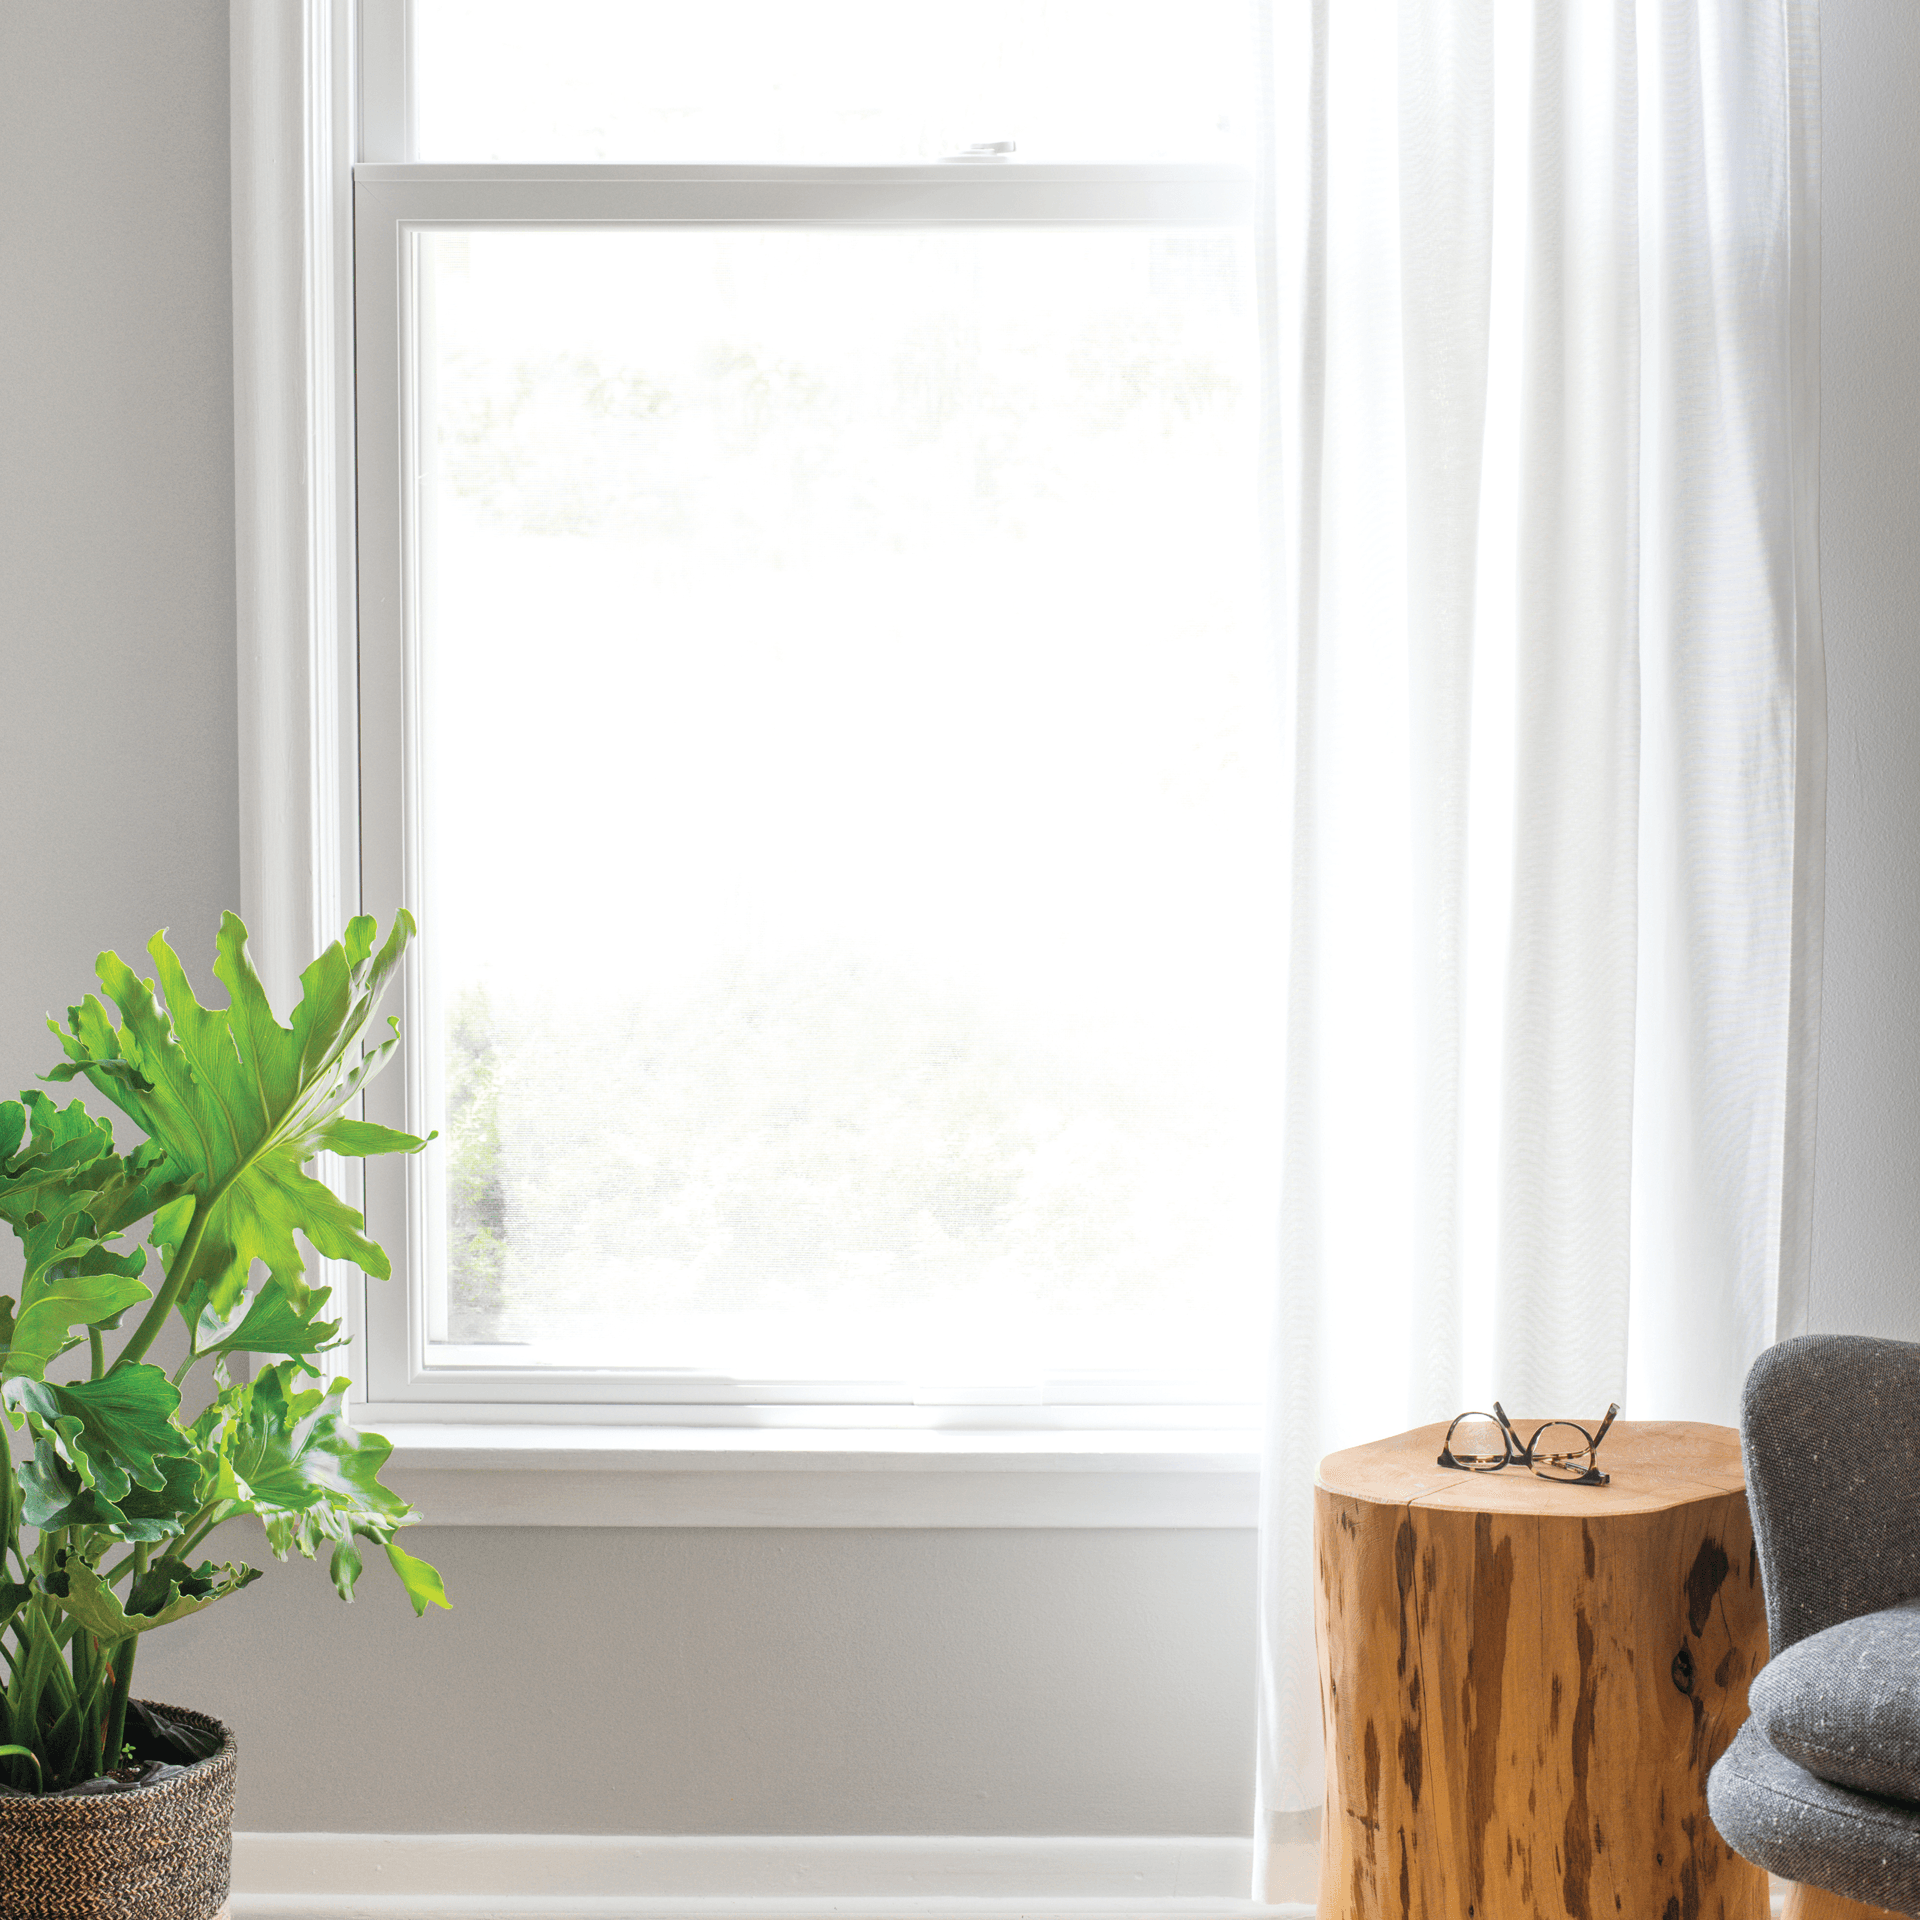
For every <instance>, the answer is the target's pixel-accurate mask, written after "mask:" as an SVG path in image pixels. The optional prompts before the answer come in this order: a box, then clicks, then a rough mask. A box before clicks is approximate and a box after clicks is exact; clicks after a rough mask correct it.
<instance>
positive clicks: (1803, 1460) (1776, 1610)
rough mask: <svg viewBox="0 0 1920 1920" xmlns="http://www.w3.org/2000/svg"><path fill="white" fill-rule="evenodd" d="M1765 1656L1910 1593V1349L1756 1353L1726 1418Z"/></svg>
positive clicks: (1916, 1368)
mask: <svg viewBox="0 0 1920 1920" xmlns="http://www.w3.org/2000/svg"><path fill="white" fill-rule="evenodd" d="M1740 1441H1741V1447H1742V1450H1743V1451H1744V1453H1745V1455H1746V1467H1747V1500H1748V1503H1749V1505H1750V1506H1751V1508H1752V1511H1753V1531H1754V1543H1755V1545H1756V1547H1757V1548H1758V1550H1759V1557H1760V1577H1761V1582H1762V1585H1763V1588H1764V1594H1765V1599H1766V1606H1767V1632H1768V1636H1769V1638H1770V1640H1771V1642H1772V1650H1773V1652H1774V1653H1775V1654H1779V1653H1781V1652H1782V1651H1784V1650H1785V1649H1786V1648H1787V1647H1790V1646H1792V1645H1793V1643H1794V1642H1795V1641H1797V1640H1804V1639H1805V1638H1806V1637H1807V1635H1808V1634H1810V1633H1818V1632H1820V1631H1821V1629H1822V1628H1825V1627H1830V1626H1834V1625H1836V1624H1837V1623H1838V1622H1840V1621H1842V1620H1852V1619H1855V1618H1857V1617H1858V1616H1859V1615H1860V1614H1863V1613H1873V1612H1876V1611H1877V1610H1879V1609H1880V1608H1882V1607H1891V1606H1895V1605H1897V1604H1898V1603H1899V1602H1900V1601H1902V1600H1908V1599H1912V1598H1914V1597H1915V1596H1916V1595H1920V1346H1916V1345H1913V1344H1911V1343H1910V1342H1907V1341H1904V1340H1874V1339H1869V1338H1866V1337H1865V1336H1863V1335H1859V1334H1808V1335H1806V1336H1804V1337H1803V1338H1800V1339H1797V1340H1783V1341H1781V1342H1780V1344H1779V1345H1778V1346H1774V1347H1769V1348H1768V1349H1767V1351H1766V1352H1765V1353H1763V1354H1762V1355H1761V1356H1760V1358H1759V1359H1758V1360H1756V1361H1755V1362H1754V1363H1753V1369H1752V1371H1751V1372H1750V1373H1749V1374H1748V1375H1747V1384H1746V1391H1745V1394H1744V1396H1743V1400H1742V1406H1741V1416H1740Z"/></svg>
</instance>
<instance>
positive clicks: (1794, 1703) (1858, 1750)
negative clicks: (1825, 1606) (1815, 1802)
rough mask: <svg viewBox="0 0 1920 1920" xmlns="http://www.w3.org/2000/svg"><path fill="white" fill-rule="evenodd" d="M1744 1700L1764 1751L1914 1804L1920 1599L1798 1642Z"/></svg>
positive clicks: (1918, 1777)
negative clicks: (1763, 1737) (1766, 1747)
mask: <svg viewBox="0 0 1920 1920" xmlns="http://www.w3.org/2000/svg"><path fill="white" fill-rule="evenodd" d="M1747 1699H1748V1702H1749V1704H1750V1706H1751V1707H1752V1710H1753V1717H1754V1719H1755V1721H1756V1722H1758V1724H1759V1727H1760V1730H1761V1731H1762V1732H1763V1733H1764V1734H1765V1735H1766V1737H1767V1740H1768V1742H1769V1743H1770V1744H1771V1745H1772V1746H1773V1747H1774V1748H1775V1749H1776V1750H1777V1751H1779V1752H1780V1753H1783V1754H1785V1755H1786V1756H1787V1758H1788V1759H1789V1760H1793V1761H1796V1762H1797V1763H1798V1764H1799V1765H1801V1766H1803V1767H1805V1768H1806V1770H1807V1771H1808V1772H1809V1773H1811V1774H1814V1775H1816V1776H1817V1777H1818V1778H1819V1779H1822V1780H1830V1781H1832V1782H1833V1784H1834V1785H1835V1786H1841V1787H1852V1788H1854V1789H1855V1790H1856V1791H1858V1792H1860V1793H1875V1794H1880V1795H1882V1796H1884V1797H1886V1798H1888V1799H1892V1800H1909V1801H1915V1802H1920V1599H1914V1600H1906V1601H1903V1602H1902V1603H1901V1604H1900V1605H1899V1606H1897V1607H1888V1608H1886V1609H1884V1610H1883V1611H1881V1612H1879V1613H1863V1614H1861V1615H1860V1616H1859V1618H1858V1619H1855V1620H1843V1621H1841V1622H1840V1624H1839V1625H1838V1626H1834V1627H1827V1628H1825V1629H1824V1630H1823V1631H1821V1632H1819V1633H1815V1634H1809V1635H1808V1637H1807V1638H1806V1639H1804V1640H1800V1641H1796V1642H1795V1644H1794V1645H1792V1646H1790V1647H1789V1648H1788V1649H1787V1650H1786V1651H1785V1652H1784V1653H1783V1654H1781V1655H1780V1656H1779V1658H1778V1659H1776V1660H1772V1661H1769V1662H1768V1664H1767V1665H1766V1666H1765V1667H1764V1668H1762V1669H1761V1671H1760V1674H1759V1675H1758V1677H1757V1678H1756V1679H1755V1680H1754V1683H1753V1686H1752V1688H1751V1689H1750V1691H1749V1693H1748V1695H1747Z"/></svg>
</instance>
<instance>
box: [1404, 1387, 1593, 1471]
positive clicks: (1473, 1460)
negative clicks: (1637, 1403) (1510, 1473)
mask: <svg viewBox="0 0 1920 1920" xmlns="http://www.w3.org/2000/svg"><path fill="white" fill-rule="evenodd" d="M1619 1417H1620V1403H1619V1401H1617V1400H1616V1401H1615V1402H1614V1403H1613V1405H1612V1406H1610V1407H1609V1408H1608V1409H1607V1417H1606V1418H1605V1419H1604V1420H1602V1421H1601V1422H1600V1428H1599V1431H1598V1432H1597V1433H1589V1432H1588V1431H1587V1430H1586V1428H1585V1427H1582V1426H1578V1425H1576V1424H1575V1423H1574V1422H1573V1421H1571V1420H1547V1421H1543V1422H1542V1423H1541V1424H1540V1425H1539V1426H1538V1427H1536V1428H1535V1429H1534V1432H1533V1438H1532V1439H1531V1440H1524V1441H1523V1440H1522V1439H1521V1438H1520V1436H1519V1434H1517V1433H1516V1432H1515V1431H1514V1427H1513V1422H1512V1421H1511V1420H1509V1419H1508V1418H1507V1410H1506V1409H1505V1408H1504V1407H1503V1406H1501V1404H1500V1402H1499V1401H1498V1400H1496V1401H1495V1402H1494V1403H1493V1411H1492V1412H1491V1413H1463V1414H1461V1415H1459V1416H1458V1418H1456V1419H1455V1420H1454V1422H1453V1424H1452V1425H1451V1426H1450V1427H1448V1429H1447V1439H1446V1444H1445V1445H1444V1446H1443V1447H1442V1448H1441V1449H1440V1465H1441V1466H1443V1467H1453V1468H1455V1469H1456V1470H1458V1471H1459V1472H1461V1473H1498V1472H1499V1471H1500V1469H1501V1468H1502V1467H1510V1466H1515V1465H1518V1466H1523V1467H1527V1468H1529V1469H1530V1470H1531V1471H1532V1472H1534V1473H1536V1474H1538V1475H1539V1476H1540V1478H1541V1479H1542V1480H1561V1481H1565V1482H1566V1483H1567V1484H1568V1485H1569V1486H1576V1487H1604V1486H1606V1485H1607V1484H1608V1482H1609V1481H1610V1480H1611V1478H1612V1476H1611V1475H1610V1474H1605V1473H1602V1472H1601V1471H1600V1468H1599V1465H1598V1462H1597V1459H1596V1456H1597V1455H1598V1453H1599V1451H1600V1442H1601V1441H1602V1440H1604V1439H1605V1438H1606V1437H1607V1429H1608V1428H1609V1427H1610V1426H1612V1425H1613V1423H1614V1421H1615V1420H1617V1419H1618V1418H1619ZM1469 1420H1481V1421H1485V1422H1487V1423H1488V1424H1489V1425H1490V1426H1492V1427H1496V1428H1497V1429H1498V1430H1499V1435H1500V1440H1501V1450H1500V1451H1499V1452H1498V1453H1495V1452H1493V1451H1492V1449H1491V1445H1490V1444H1486V1445H1480V1446H1475V1447H1473V1448H1471V1449H1463V1450H1461V1451H1456V1450H1455V1448H1454V1444H1453V1440H1454V1435H1455V1434H1457V1433H1459V1431H1460V1428H1461V1426H1462V1424H1463V1423H1464V1422H1466V1421H1469ZM1472 1437H1473V1438H1475V1439H1484V1440H1486V1441H1487V1442H1489V1443H1490V1441H1491V1439H1492V1436H1491V1435H1486V1436H1481V1435H1473V1436H1472Z"/></svg>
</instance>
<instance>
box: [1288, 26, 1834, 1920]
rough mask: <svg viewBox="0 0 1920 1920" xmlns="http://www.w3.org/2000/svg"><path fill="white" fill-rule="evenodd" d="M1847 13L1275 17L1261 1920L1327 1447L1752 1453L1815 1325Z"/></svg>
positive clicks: (1292, 1781) (1308, 1625)
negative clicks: (1781, 1375)
mask: <svg viewBox="0 0 1920 1920" xmlns="http://www.w3.org/2000/svg"><path fill="white" fill-rule="evenodd" d="M1816 49H1817V20H1816V17H1815V11H1814V0H1582V3H1581V4H1580V5H1579V6H1577V7H1570V6H1566V5H1564V4H1563V3H1562V0H1534V3H1533V4H1522V3H1521V0H1272V6H1271V11H1270V13H1269V15H1268V17H1267V21H1266V36H1265V41H1264V49H1263V58H1264V60H1265V62H1266V65H1267V79H1268V81H1269V84H1270V89H1271V112H1270V115H1269V118H1268V124H1267V127H1266V129H1265V135H1264V137H1265V142H1266V148H1265V154H1264V157H1263V175H1264V191H1265V194H1266V206H1265V210H1264V216H1263V228H1264V248H1265V251H1264V254H1263V265H1262V277H1263V287H1262V292H1263V299H1264V300H1265V302H1266V319H1267V323H1268V338H1269V340H1270V342H1271V343H1272V350H1273V354H1274V362H1273V366H1272V368H1271V369H1270V371H1271V374H1272V381H1271V388H1270V449H1271V480H1272V487H1271V495H1272V511H1273V516H1274V524H1275V529H1276V538H1275V547H1276V567H1275V578H1276V600H1277V604H1278V606H1279V610H1280V621H1281V626H1282V629H1283V634H1284V642H1285V646H1286V649H1287V661H1288V673H1287V685H1288V690H1289V699H1290V702H1291V708H1290V713H1289V716H1288V721H1289V729H1290V738H1291V743H1292V753H1293V768H1292V822H1291V848H1290V860H1291V867H1290V872H1289V874H1288V875H1287V885H1288V888H1289V896H1290V900H1291V909H1292V938H1291V946H1290V951H1289V976H1288V980H1287V982H1286V996H1287V998H1286V1007H1287V1021H1288V1052H1287V1087H1286V1116H1287V1140H1286V1148H1285V1158H1284V1166H1283V1192H1284V1200H1283V1215H1282V1269H1281V1273H1280V1277H1279V1285H1278V1296H1277V1303H1276V1311H1275V1314H1274V1332H1273V1342H1274V1351H1273V1369H1272V1390H1271V1394H1270V1402H1269V1404H1270V1412H1269V1432H1268V1451H1267V1458H1266V1463H1265V1477H1264V1492H1263V1512H1262V1555H1261V1567H1262V1583H1263V1584H1262V1648H1261V1671H1260V1693H1261V1699H1260V1748H1259V1808H1258V1815H1257V1825H1256V1852H1257V1854H1259V1855H1260V1856H1261V1857H1262V1861H1263V1864H1262V1865H1261V1867H1260V1868H1259V1869H1258V1870H1257V1874H1256V1887H1255V1893H1256V1896H1257V1897H1267V1896H1268V1895H1269V1893H1270V1891H1271V1889H1270V1886H1269V1884H1268V1881H1267V1878H1266V1870H1265V1865H1264V1855H1265V1851H1266V1848H1267V1846H1268V1845H1269V1844H1271V1843H1273V1842H1275V1841H1280V1840H1285V1839H1290V1838H1291V1837H1292V1836H1293V1835H1294V1834H1295V1833H1296V1832H1297V1831H1298V1828H1299V1824H1300V1822H1299V1817H1298V1816H1299V1813H1300V1810H1302V1809H1307V1808H1311V1807H1314V1806H1316V1805H1318V1803H1319V1801H1320V1798H1321V1756H1320V1752H1319V1737H1320V1736H1319V1719H1320V1703H1319V1693H1318V1681H1317V1670H1316V1665H1315V1660H1314V1653H1313V1630H1312V1598H1313V1586H1314V1576H1313V1554H1312V1507H1313V1493H1312V1488H1313V1472H1314V1466H1315V1463H1316V1462H1317V1461H1318V1459H1319V1458H1320V1457H1321V1455H1323V1454H1324V1453H1326V1452H1328V1451H1330V1450H1332V1449H1334V1448H1337V1447H1340V1446H1344V1445H1349V1444H1352V1443H1354V1442H1356V1441H1358V1440H1361V1439H1365V1438H1369V1437H1372V1436H1376V1435H1381V1434H1386V1433H1391V1432H1395V1431H1398V1430H1401V1429H1403V1428H1405V1427H1408V1426H1412V1425H1415V1424H1417V1423H1419V1422H1422V1421H1427V1420H1435V1419H1441V1418H1445V1417H1447V1416H1448V1415H1450V1414H1452V1413H1455V1412H1457V1411H1459V1410H1460V1409H1461V1408H1462V1407H1465V1406H1468V1405H1475V1406H1484V1405H1486V1404H1488V1402H1489V1400H1490V1399H1491V1397H1492V1396H1494V1395H1498V1396H1499V1397H1500V1398H1501V1399H1502V1400H1503V1401H1504V1402H1505V1404H1506V1405H1507V1406H1508V1407H1509V1408H1510V1409H1512V1410H1513V1411H1514V1412H1515V1413H1516V1414H1519V1415H1531V1414H1536V1413H1537V1414H1541V1415H1545V1414H1564V1415H1568V1416H1571V1417H1576V1418H1577V1417H1579V1416H1581V1415H1583V1414H1587V1415H1593V1416H1598V1415H1599V1414H1600V1413H1601V1412H1602V1411H1603V1410H1604V1408H1605V1406H1606V1404H1607V1402H1608V1400H1610V1399H1614V1398H1618V1399H1621V1400H1623V1402H1624V1403H1625V1405H1626V1412H1627V1415H1628V1417H1630V1418H1631V1417H1642V1418H1661V1417H1665V1418H1688V1419H1710V1420H1722V1421H1731V1420H1733V1419H1734V1418H1735V1417H1736V1408H1737V1392H1738V1387H1739V1383H1740V1381H1741V1379H1742V1378H1743V1376H1744V1374H1745V1370H1746V1367H1747V1365H1748V1364H1749V1363H1750V1361H1751V1360H1752V1358H1753V1356H1754V1354H1755V1353H1757V1352H1758V1351H1759V1349H1760V1348H1761V1347H1762V1346H1764V1345H1766V1344H1767V1343H1768V1342H1769V1341H1770V1340H1771V1339H1773V1338H1774V1337H1776V1334H1777V1332H1779V1331H1791V1330H1792V1329H1793V1327H1794V1326H1795V1325H1796V1324H1797V1320H1796V1316H1797V1314H1798V1313H1799V1312H1800V1310H1801V1309H1800V1303H1801V1302H1802V1301H1803V1299H1804V1266H1805V1259H1806V1231H1805V1222H1806V1215H1807V1202H1808V1195H1809V1189H1810V1181H1811V1168H1812V1130H1811V1129H1812V1093H1813V1067H1814V1058H1815V1045H1816V1038H1817V1009H1818V961H1819V915H1820V835H1821V793H1822V790H1823V779H1824V733H1823V727H1824V710H1823V702H1822V695H1821V685H1822V682H1821V673H1820V650H1819V633H1818V596H1817V576H1816V573H1815V557H1816V556H1815V542H1816V534H1817V521H1816V496H1815V491H1814V489H1815V481H1816V465H1815V463H1816V456H1817V413H1816V400H1815V394H1816V390H1817V364H1816V358H1815V356H1816V352H1817V339H1816V333H1815V327H1816V314H1817V297H1816V295H1817V279H1816V275H1817V259H1818V255H1817V230H1816V216H1817V205H1818V165H1817V144H1816V139H1815V132H1816V126H1817V97H1818V96H1817V67H1816V64H1815V63H1816V58H1817V53H1816Z"/></svg>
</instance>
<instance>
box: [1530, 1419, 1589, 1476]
mask: <svg viewBox="0 0 1920 1920" xmlns="http://www.w3.org/2000/svg"><path fill="white" fill-rule="evenodd" d="M1531 1451H1532V1456H1533V1470H1534V1472H1535V1473H1537V1474H1540V1475H1542V1476H1543V1477H1544V1478H1546V1479H1549V1480H1578V1479H1580V1478H1582V1477H1583V1476H1584V1475H1586V1474H1589V1473H1591V1472H1592V1471H1593V1441H1592V1439H1591V1438H1590V1437H1589V1435H1588V1433H1587V1430H1586V1429H1585V1428H1584V1427H1576V1426H1574V1425H1573V1423H1572V1422H1571V1421H1567V1420H1551V1421H1549V1422H1548V1423H1547V1424H1546V1425H1545V1426H1544V1427H1542V1428H1541V1429H1540V1431H1539V1432H1538V1433H1537V1434H1535V1435H1534V1437H1533V1446H1532V1449H1531Z"/></svg>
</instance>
